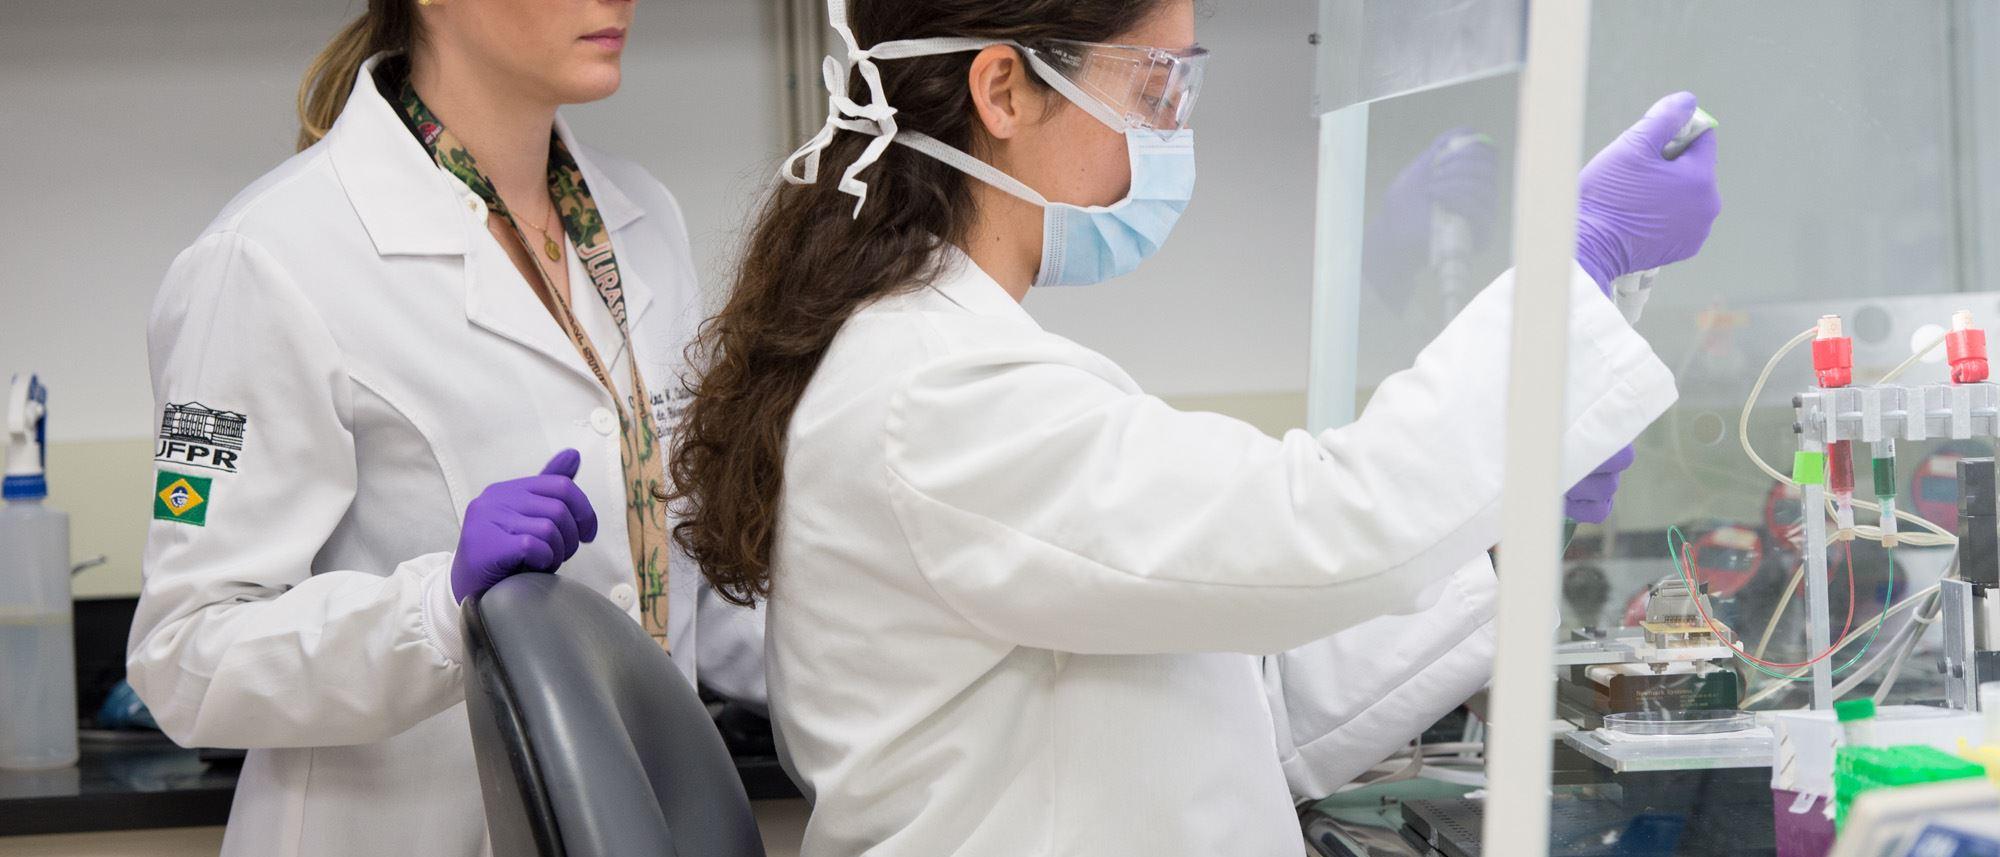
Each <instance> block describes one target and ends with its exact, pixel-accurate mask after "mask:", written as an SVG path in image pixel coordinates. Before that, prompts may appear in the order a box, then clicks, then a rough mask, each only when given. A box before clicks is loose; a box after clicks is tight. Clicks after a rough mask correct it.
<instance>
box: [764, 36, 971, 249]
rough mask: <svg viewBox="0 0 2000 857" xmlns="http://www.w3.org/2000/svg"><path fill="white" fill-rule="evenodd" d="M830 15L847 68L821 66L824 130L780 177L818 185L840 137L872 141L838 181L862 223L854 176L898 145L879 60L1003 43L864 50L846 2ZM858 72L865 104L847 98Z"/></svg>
mask: <svg viewBox="0 0 2000 857" xmlns="http://www.w3.org/2000/svg"><path fill="white" fill-rule="evenodd" d="M827 12H828V14H829V15H830V17H831V19H832V23H833V30H834V32H836V33H839V34H840V41H841V44H842V46H843V47H844V48H845V53H846V55H847V56H846V60H845V61H844V62H843V61H842V60H838V59H835V58H833V57H831V56H829V57H827V58H826V60H825V61H824V62H822V63H821V64H820V77H821V80H822V82H824V83H825V84H826V92H827V98H826V124H825V125H823V126H821V127H820V129H819V133H817V134H814V135H813V137H812V139H810V140H807V141H806V144H805V145H803V146H800V147H799V149H798V151H796V152H793V153H792V155H791V157H788V158H786V159H785V163H784V166H782V167H780V168H779V171H778V175H779V176H780V177H782V178H783V179H784V180H785V181H786V182H788V183H790V184H812V183H814V182H817V181H819V156H820V153H821V152H824V151H826V148H827V147H828V146H830V145H832V144H833V135H834V133H835V132H836V131H840V130H846V131H853V132H855V133H858V134H868V135H870V136H873V137H874V138H875V139H873V140H870V141H868V147H867V148H865V149H862V150H861V154H860V155H859V156H858V157H856V158H855V159H854V163H852V164H849V165H848V167H847V170H846V172H843V173H841V175H840V191H841V192H842V193H845V194H848V195H850V196H853V197H854V198H855V203H854V216H856V217H859V216H861V206H862V205H864V204H866V203H867V202H868V185H867V183H865V182H863V181H861V180H860V179H858V178H856V176H858V175H859V174H860V173H861V171H862V170H865V169H867V168H868V167H869V166H870V165H872V164H874V163H875V162H876V161H877V160H880V159H881V157H882V153H883V152H884V151H886V150H887V149H888V148H889V144H890V143H891V142H894V141H895V139H896V108H894V107H891V106H889V102H888V98H887V97H886V96H884V95H883V94H882V71H881V69H880V68H878V67H877V66H876V65H875V60H877V59H903V58H906V57H921V56H931V55H934V54H951V53H960V52H963V51H976V50H980V49H982V48H985V47H987V46H988V45H997V44H1004V43H1003V42H999V41H995V40H992V39H905V40H902V41H894V42H883V43H881V44H879V45H876V46H874V47H872V48H866V49H864V48H862V47H861V46H860V44H858V43H856V42H855V40H854V31H853V30H852V29H849V28H848V26H847V3H846V0H828V2H827ZM855 70H859V71H860V72H861V80H862V81H863V82H864V83H866V84H867V85H868V103H866V104H859V103H856V102H855V101H854V99H852V98H849V97H848V96H847V87H848V80H849V77H848V76H849V75H850V74H851V73H852V72H853V71H855ZM801 162H803V163H801Z"/></svg>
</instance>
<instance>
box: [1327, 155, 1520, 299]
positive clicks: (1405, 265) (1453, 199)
mask: <svg viewBox="0 0 2000 857" xmlns="http://www.w3.org/2000/svg"><path fill="white" fill-rule="evenodd" d="M1499 211H1500V158H1499V155H1498V153H1497V152H1496V150H1495V149H1494V147H1493V140H1492V138H1490V137H1488V136H1486V135H1485V134H1481V133H1478V132H1476V131H1473V130H1472V129H1470V128H1453V129H1452V130H1450V131H1446V132H1444V133H1443V134H1439V135H1438V136H1437V138H1436V139H1434V140H1432V141H1431V144H1430V145H1429V146H1428V147H1426V148H1425V149H1424V151H1423V152H1422V153H1421V154H1419V155H1417V157H1416V159H1415V160H1413V161H1411V162H1410V163H1409V164H1407V165H1405V166H1404V167H1403V170H1402V172H1399V173H1397V174H1396V178H1395V179H1394V180H1393V181H1391V182H1389V187H1388V188H1387V189H1386V190H1384V191H1383V193H1382V208H1381V210H1380V211H1379V212H1378V213H1377V214H1376V216H1374V217H1371V218H1369V219H1368V222H1367V224H1366V225H1365V226H1364V227H1363V229H1362V246H1361V259H1362V268H1363V274H1364V276H1365V277H1366V279H1367V281H1368V284H1369V285H1370V286H1371V287H1373V288H1374V289H1375V290H1376V292H1377V293H1378V294H1380V295H1381V296H1382V298H1383V299H1384V300H1387V301H1389V302H1390V303H1391V304H1392V305H1394V306H1396V307H1397V308H1398V309H1400V308H1401V307H1402V306H1403V304H1405V303H1406V302H1408V301H1409V298H1410V294H1411V286H1412V285H1414V283H1413V280H1414V279H1415V277H1416V274H1417V272H1418V271H1420V270H1422V269H1423V267H1424V266H1425V265H1427V264H1430V262H1431V261H1432V257H1433V256H1435V255H1437V254H1438V253H1439V252H1445V253H1460V254H1470V253H1473V252H1476V251H1478V250H1479V249H1480V248H1481V247H1484V246H1485V245H1486V241H1487V239H1488V237H1489V236H1491V235H1492V232H1493V224H1494V222H1495V221H1496V220H1498V218H1499ZM1440 215H1448V216H1453V217H1457V218H1460V219H1461V220H1462V221H1463V222H1464V224H1465V227H1466V229H1465V232H1466V235H1465V236H1464V237H1465V238H1466V239H1467V240H1466V242H1465V244H1466V246H1463V247H1452V248H1438V247H1433V246H1432V243H1433V240H1434V238H1435V237H1436V234H1437V230H1436V225H1435V224H1434V222H1433V221H1434V219H1435V218H1437V217H1438V216H1440Z"/></svg>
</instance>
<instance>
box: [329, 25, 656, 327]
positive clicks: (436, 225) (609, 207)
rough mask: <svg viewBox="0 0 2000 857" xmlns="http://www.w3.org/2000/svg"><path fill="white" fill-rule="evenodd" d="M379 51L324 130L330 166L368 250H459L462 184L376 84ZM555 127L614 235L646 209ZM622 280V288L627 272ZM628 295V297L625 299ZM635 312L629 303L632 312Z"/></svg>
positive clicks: (563, 128) (462, 247) (560, 124)
mask: <svg viewBox="0 0 2000 857" xmlns="http://www.w3.org/2000/svg"><path fill="white" fill-rule="evenodd" d="M386 56H388V54H386V53H384V54H376V55H375V56H372V57H369V58H368V60H367V61H365V62H363V63H362V64H361V70H360V71H359V72H357V73H356V75H355V80H354V89H353V91H352V93H351V94H349V95H348V97H347V107H346V108H345V109H343V110H342V111H341V112H340V118H339V119H337V120H335V121H334V123H333V128H332V129H330V130H328V131H327V134H326V143H327V147H328V151H329V155H330V157H331V158H332V160H333V167H334V172H335V173H337V174H338V175H339V177H340V182H341V185H342V187H344V188H346V190H347V198H348V201H349V202H351V203H352V204H353V205H354V211H355V213H356V214H357V215H359V216H360V217H361V223H362V226H363V227H364V228H366V229H367V230H368V237H369V238H370V239H371V240H372V241H374V243H375V252H377V253H380V254H382V255H384V256H401V255H416V256H428V255H464V254H465V252H466V249H467V245H466V233H465V228H464V226H463V222H462V221H461V220H460V216H459V206H460V205H461V204H462V203H461V201H460V198H461V197H462V196H463V188H462V186H461V185H460V184H459V183H458V182H457V180H455V179H453V178H452V177H451V176H450V174H448V173H446V172H445V171H444V170H442V169H439V168H438V166H437V164H436V163H435V162H433V161H432V160H431V159H430V157H429V156H428V155H426V154H425V153H424V148H423V146H421V145H419V144H418V143H417V141H416V139H415V138H414V137H412V136H410V131H409V129H408V128H406V127H404V125H403V120H402V119H401V118H400V117H398V116H397V115H396V108H395V107H394V106H392V105H390V104H389V101H388V99H386V98H383V97H382V94H381V93H380V92H378V91H377V90H376V88H375V66H377V65H378V64H380V63H381V61H382V59H383V58H384V57H386ZM555 131H556V134H557V135H558V136H560V137H561V138H562V141H563V143H564V144H566V145H568V146H569V150H570V153H571V154H572V155H574V156H575V157H576V162H577V166H578V167H579V168H581V169H582V170H583V180H584V182H585V183H586V184H588V185H589V186H590V192H591V195H592V196H593V197H594V198H595V199H596V200H597V209H598V213H599V214H600V215H601V216H603V218H604V226H605V228H606V229H607V230H609V231H611V232H613V233H616V232H617V231H618V230H619V229H622V228H624V227H625V226H627V225H630V224H631V223H632V221H634V220H637V219H639V217H640V216H641V215H643V214H645V210H644V209H641V208H640V207H639V206H638V205H637V204H636V203H634V202H633V201H632V198H631V197H629V196H626V195H625V192H624V191H623V190H621V189H619V187H618V186H617V185H616V184H614V183H612V181H611V180H610V179H608V178H606V177H605V175H604V173H603V172H602V171H600V170H598V169H597V166H596V164H594V163H592V162H591V160H590V156H589V155H588V154H587V153H586V152H584V150H583V149H582V148H581V147H579V146H578V145H577V143H576V138H575V136H574V135H572V134H571V133H570V129H569V124H568V123H567V122H564V121H563V119H562V117H561V116H557V117H556V125H555ZM625 279H627V286H628V288H629V286H630V285H631V283H630V280H631V279H632V278H629V277H627V278H625ZM632 298H633V296H632V295H629V294H628V295H627V299H628V300H630V299H632ZM636 310H637V307H636V306H635V307H634V312H633V315H634V316H635V317H636V315H637V312H636Z"/></svg>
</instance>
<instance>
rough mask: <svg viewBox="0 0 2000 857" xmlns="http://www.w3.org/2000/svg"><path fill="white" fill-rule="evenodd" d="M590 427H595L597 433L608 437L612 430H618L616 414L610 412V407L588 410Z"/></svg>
mask: <svg viewBox="0 0 2000 857" xmlns="http://www.w3.org/2000/svg"><path fill="white" fill-rule="evenodd" d="M590 427H591V428H594V429H597V433H598V434H601V435H604V436H606V437H610V436H611V433H612V432H615V431H617V430H618V415H617V414H614V413H612V412H611V409H610V408H598V409H597V410H594V411H591V412H590Z"/></svg>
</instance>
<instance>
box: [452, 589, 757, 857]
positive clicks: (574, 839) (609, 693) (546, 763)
mask: <svg viewBox="0 0 2000 857" xmlns="http://www.w3.org/2000/svg"><path fill="white" fill-rule="evenodd" d="M464 611H465V612H464V617H465V636H466V650H467V652H468V654H469V656H470V660H471V664H470V665H469V669H468V670H467V673H466V692H465V695H466V709H467V714H468V715H469V717H470V719H471V722H472V746H473V750H474V755H475V756H476V757H477V759H478V763H479V787H480V792H481V793H482V795H483V797H484V800H485V804H486V827H487V831H488V833H489V834H490V836H491V837H492V840H493V854H494V857H625V855H632V857H636V855H646V857H764V846H763V843H762V842H761V840H760V839H759V838H758V835H757V823H756V820H755V819H754V818H753V817H752V816H751V813H750V801H749V798H748V797H746V796H745V794H744V791H743V782H742V780H741V779H740V778H739V777H738V776H737V773H736V766H735V764H734V763H733V762H732V761H731V760H730V757H729V750H728V749H727V748H725V747H724V746H723V743H722V737H721V736H720V735H719V734H717V732H716V730H715V724H714V721H712V720H711V719H710V718H709V714H708V710H707V708H706V707H704V706H703V705H702V703H701V700H700V699H699V698H698V697H697V695H696V693H695V690H694V688H693V687H692V686H690V684H689V683H688V681H687V678H686V677H685V676H683V675H682V674H681V672H680V670H679V669H678V668H676V667H675V666H674V664H673V661H672V659H670V658H669V657H667V654H666V653H665V652H663V651H661V650H660V647H659V645H658V644H656V643H654V642H653V640H652V638H651V637H648V636H647V635H646V632H645V631H644V630H642V629H640V627H639V626H638V624H637V623H635V622H633V621H632V619H631V617H629V616H627V615H626V614H625V612H624V611H622V610H619V609H618V608H617V607H616V606H614V605H613V604H612V603H611V601H610V600H609V599H607V598H605V597H604V596H603V595H601V594H599V593H597V592H594V591H592V590H591V589H590V588H588V587H586V586H584V585H583V584H580V583H577V582H575V581H572V580H568V579H566V578H563V577H562V576H560V575H555V574H517V575H514V576H513V577H510V578H507V579H506V580H503V581H501V582H500V583H499V584H497V585H495V586H494V587H493V588H492V589H489V590H487V591H486V592H485V593H484V594H483V595H480V596H477V597H474V598H468V599H466V602H465V606H464Z"/></svg>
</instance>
